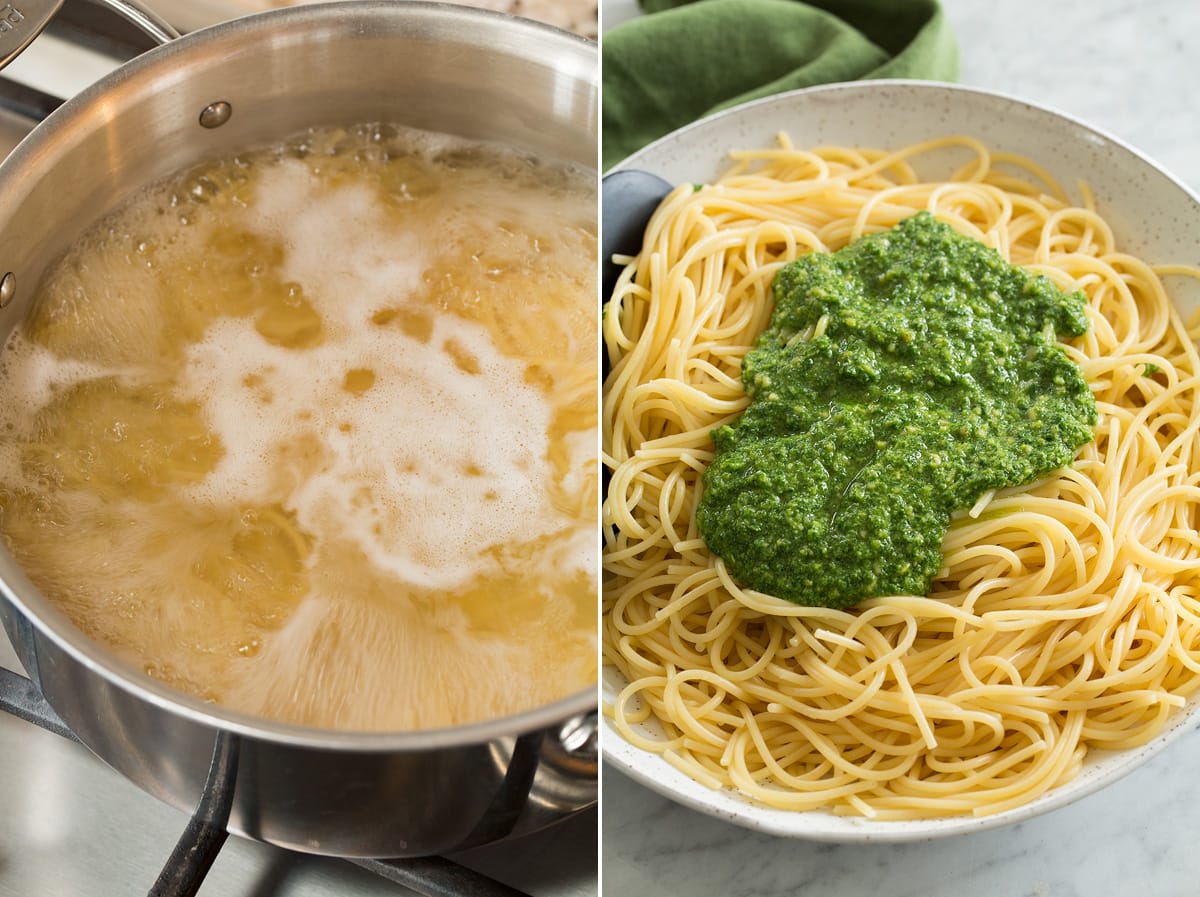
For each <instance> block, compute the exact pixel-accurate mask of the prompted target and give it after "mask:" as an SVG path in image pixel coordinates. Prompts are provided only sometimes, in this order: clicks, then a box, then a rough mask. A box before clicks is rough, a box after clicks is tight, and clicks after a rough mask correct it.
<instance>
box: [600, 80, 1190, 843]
mask: <svg viewBox="0 0 1200 897" xmlns="http://www.w3.org/2000/svg"><path fill="white" fill-rule="evenodd" d="M624 166H626V167H636V168H644V169H647V170H649V171H652V172H654V173H656V174H659V175H661V176H664V177H666V178H667V180H669V181H671V182H673V183H678V184H681V185H683V186H681V187H679V188H677V189H676V190H675V191H674V192H673V193H672V194H671V195H670V196H668V197H667V199H666V200H665V201H664V202H663V204H662V205H661V206H660V208H659V210H658V211H657V212H656V214H655V216H654V217H653V218H652V219H651V222H650V224H649V226H648V227H647V230H646V235H645V238H644V242H643V247H642V250H641V253H640V254H639V256H637V257H636V258H633V259H631V260H630V263H629V265H628V266H627V268H626V270H625V272H624V273H623V274H622V276H621V278H620V279H619V280H618V283H617V287H616V289H615V290H614V293H613V297H612V298H611V299H610V302H609V305H608V307H607V309H606V315H605V323H604V329H605V343H606V352H607V358H608V360H609V363H610V366H611V369H610V372H609V375H608V378H607V380H606V384H605V398H604V415H603V416H604V445H603V450H604V456H605V462H606V464H607V465H608V467H609V471H610V475H611V479H610V482H609V486H608V494H607V499H606V503H605V513H604V532H605V551H604V555H605V577H606V579H605V596H604V614H603V622H602V630H603V644H604V662H605V665H606V666H605V692H606V694H605V699H604V700H605V708H606V720H607V729H606V731H605V735H606V737H605V739H604V744H605V753H606V757H607V758H608V759H609V761H610V762H612V763H613V764H614V765H616V766H617V767H618V768H621V769H623V770H624V771H626V772H628V773H630V774H631V775H633V776H634V777H635V778H637V779H639V780H640V781H643V782H645V783H646V784H648V785H650V786H651V787H654V788H656V789H658V790H660V791H663V792H664V793H666V794H668V795H669V796H672V797H674V798H676V799H678V800H681V801H682V802H684V803H686V804H689V805H691V806H694V807H696V808H698V809H701V810H704V811H707V812H711V813H713V814H715V815H719V816H723V817H726V818H729V819H732V820H733V821H735V822H739V823H741V824H744V825H748V826H750V827H753V828H759V829H762V830H766V831H771V832H774V833H777V834H787V835H795V836H802V837H811V838H824V839H829V840H858V839H864V840H865V839H870V840H904V839H909V838H918V837H929V836H932V835H939V834H949V833H953V832H960V831H968V830H973V829H978V828H983V827H989V826H994V825H1000V824H1004V823H1006V822H1011V821H1016V820H1018V819H1021V818H1026V817H1028V816H1030V815H1034V814H1037V813H1040V812H1044V811H1046V810H1048V809H1051V808H1053V807H1055V806H1060V805H1062V804H1064V803H1066V802H1069V801H1070V800H1073V799H1074V798H1076V797H1079V796H1081V795H1083V794H1086V793H1088V792H1090V791H1092V790H1094V789H1096V788H1099V787H1101V786H1103V785H1104V784H1105V783H1107V782H1109V781H1112V780H1114V779H1115V778H1117V777H1119V776H1120V775H1122V774H1123V773H1125V772H1128V771H1129V770H1131V769H1132V768H1134V767H1135V766H1136V765H1137V764H1138V763H1140V762H1142V760H1143V759H1144V758H1145V757H1146V756H1148V755H1149V754H1150V753H1152V752H1154V751H1155V750H1157V749H1159V748H1161V747H1162V746H1163V745H1165V744H1166V743H1168V742H1169V740H1170V739H1171V737H1172V735H1173V733H1176V732H1180V731H1183V730H1184V729H1186V728H1187V726H1188V725H1189V723H1190V722H1191V721H1192V719H1193V717H1194V711H1193V709H1192V708H1193V706H1194V702H1193V701H1192V700H1191V696H1192V695H1193V693H1194V692H1195V691H1196V690H1197V686H1200V625H1198V624H1200V614H1198V611H1200V592H1198V590H1200V540H1198V539H1197V535H1196V525H1197V501H1198V499H1200V489H1198V488H1197V482H1198V480H1200V474H1198V467H1197V458H1196V456H1195V443H1196V435H1197V431H1198V429H1200V417H1198V415H1200V409H1198V408H1197V405H1196V401H1195V400H1196V390H1197V388H1198V384H1200V381H1198V379H1197V354H1196V348H1195V337H1196V330H1195V320H1194V313H1195V309H1196V307H1197V304H1198V300H1200V281H1198V280H1197V279H1196V274H1197V272H1196V270H1195V269H1193V268H1191V267H1189V266H1188V264H1187V263H1189V262H1193V261H1194V260H1195V257H1194V249H1193V248H1192V247H1190V246H1189V245H1188V236H1189V229H1190V231H1191V232H1192V233H1194V232H1195V227H1196V224H1198V223H1200V207H1198V206H1197V202H1196V200H1195V198H1194V197H1193V196H1192V195H1191V194H1190V193H1189V192H1188V191H1187V190H1186V189H1185V188H1183V187H1181V186H1180V185H1179V184H1178V183H1177V182H1175V181H1174V180H1172V179H1171V178H1170V177H1169V176H1168V175H1166V174H1165V173H1163V172H1162V171H1161V170H1159V169H1157V168H1156V167H1155V166H1154V165H1153V164H1152V163H1150V162H1148V161H1147V160H1145V159H1144V158H1143V157H1141V156H1140V155H1138V154H1137V153H1136V152H1135V151H1133V150H1131V149H1129V148H1128V147H1125V146H1123V145H1122V144H1120V143H1119V142H1118V141H1116V140H1114V139H1112V138H1110V137H1107V136H1105V135H1103V134H1100V133H1098V132H1096V131H1095V130H1093V129H1091V128H1089V127H1087V126H1086V125H1083V124H1081V123H1079V122H1076V121H1073V120H1071V119H1070V118H1068V117H1066V116H1063V115H1060V114H1058V113H1055V112H1053V111H1050V110H1046V109H1041V108H1038V107H1035V106H1031V105H1029V104H1026V103H1023V102H1020V101H1017V100H1014V99H1011V98H1007V97H1003V96H999V95H995V94H989V93H984V92H980V91H975V90H970V89H966V88H959V87H951V86H946V85H935V84H927V83H913V82H876V83H872V84H857V85H835V86H831V87H826V88H815V89H810V90H806V91H800V92H796V93H793V94H789V95H783V96H780V97H775V98H771V99H768V100H764V101H759V102H757V103H753V104H749V105H747V106H744V107H740V108H739V109H736V110H731V111H730V112H727V113H723V114H721V115H718V116H715V117H713V118H711V119H708V120H705V121H703V122H700V123H697V124H696V125H693V126H691V127H689V128H685V129H683V130H681V131H679V132H676V133H675V134H673V135H670V136H668V137H667V138H664V139H663V140H662V141H659V142H658V143H656V144H653V145H652V146H650V147H648V148H646V149H645V150H643V151H641V152H640V153H638V154H637V155H635V156H634V157H632V158H631V159H629V160H627V161H626V162H625V163H624ZM697 184H699V185H703V186H700V187H696V186H694V185H697ZM922 211H928V212H931V213H932V214H933V215H934V216H935V217H936V218H937V219H938V220H939V221H943V222H945V223H946V224H948V225H949V226H950V227H951V228H953V229H954V230H955V231H956V232H958V233H960V234H963V235H965V236H967V237H970V238H972V239H974V240H976V241H978V242H980V243H982V244H984V245H986V246H989V247H992V248H993V249H995V250H996V251H997V252H998V253H999V254H1000V256H1002V257H1003V258H1004V259H1006V260H1007V261H1008V262H1010V263H1012V264H1013V265H1015V266H1018V267H1019V268H1021V269H1023V270H1026V271H1029V272H1031V273H1033V274H1036V275H1041V276H1044V277H1045V278H1047V279H1048V280H1049V281H1050V282H1052V283H1053V284H1054V285H1055V286H1056V287H1058V288H1059V289H1061V290H1063V291H1064V292H1072V293H1073V292H1075V291H1079V292H1081V293H1082V295H1083V297H1084V299H1085V301H1086V314H1087V319H1088V320H1087V324H1088V326H1087V329H1086V331H1085V332H1084V333H1083V334H1082V335H1080V336H1076V337H1074V338H1070V339H1068V340H1066V341H1064V342H1063V343H1061V345H1062V346H1063V351H1064V352H1065V353H1066V354H1067V356H1068V357H1069V358H1070V359H1071V360H1072V361H1073V362H1074V363H1075V364H1077V365H1078V366H1079V370H1080V371H1081V372H1082V374H1083V376H1084V378H1085V379H1086V381H1087V384H1088V386H1089V387H1090V390H1091V393H1092V396H1093V397H1094V400H1095V403H1096V411H1097V415H1096V422H1095V426H1094V430H1093V438H1092V440H1091V441H1090V442H1088V443H1087V444H1086V445H1084V446H1083V447H1082V448H1081V449H1079V451H1078V453H1077V454H1076V456H1075V459H1074V461H1073V463H1072V464H1071V465H1070V466H1068V467H1061V468H1058V469H1056V470H1054V471H1052V472H1050V473H1046V474H1044V475H1039V476H1038V477H1037V478H1036V479H1035V480H1034V481H1033V482H1030V483H1025V484H1023V485H1019V486H1015V487H1010V488H1002V489H999V490H989V491H986V492H984V493H982V494H981V495H979V497H978V500H976V501H974V503H973V505H971V506H970V507H966V508H963V509H961V510H959V511H956V512H955V513H954V514H953V515H952V517H951V519H950V523H949V527H948V530H947V532H946V535H945V538H944V540H943V541H942V545H941V550H942V566H941V569H940V570H938V571H937V573H936V575H935V576H934V577H933V579H932V583H931V585H930V588H929V590H928V593H927V594H925V595H887V594H883V595H881V597H874V598H870V599H869V600H866V601H863V602H860V603H858V604H856V605H855V606H853V607H851V608H849V609H837V610H835V609H829V608H824V607H808V606H803V605H801V604H796V603H791V602H788V601H783V600H780V599H779V598H776V597H773V596H771V595H769V594H765V593H762V592H757V591H755V590H753V589H751V588H748V587H746V586H745V584H744V583H743V582H742V581H741V577H737V576H734V575H732V574H731V573H730V571H729V570H728V569H727V565H726V563H725V561H724V560H723V559H722V558H720V557H718V556H716V555H715V554H714V553H713V552H711V551H710V550H709V549H708V546H707V545H706V540H705V538H704V537H703V536H702V534H701V533H700V531H699V529H698V527H697V524H696V508H697V505H698V503H699V500H700V498H701V496H702V495H703V492H704V482H705V481H704V472H705V470H706V469H707V468H708V466H709V463H710V462H711V460H712V458H713V442H712V436H711V434H712V432H713V430H715V429H717V428H719V427H722V426H726V425H728V424H730V423H732V422H734V421H736V420H738V419H739V417H740V416H741V415H742V414H743V412H744V410H745V409H746V407H747V406H748V404H749V398H748V396H747V392H746V389H745V388H744V387H743V383H742V380H741V370H742V369H741V364H742V360H743V358H744V357H745V355H746V354H747V352H748V351H750V350H751V349H752V348H753V347H754V346H755V342H756V340H758V339H759V337H760V335H761V334H762V333H763V331H764V330H765V329H766V328H767V327H768V326H769V324H770V322H771V317H772V311H773V305H774V301H773V295H772V289H771V288H772V283H773V281H774V278H775V275H776V274H777V273H778V272H779V270H780V269H782V268H783V267H784V266H785V265H787V264H788V263H789V262H791V261H792V260H794V259H796V258H798V257H802V256H804V255H806V254H808V253H810V252H813V251H816V252H833V251H836V250H838V249H841V248H842V247H843V246H846V245H848V244H850V243H852V242H853V241H854V240H855V239H856V238H859V237H862V236H864V235H868V234H872V233H882V232H884V231H888V230H889V229H891V228H893V227H895V226H896V225H897V224H899V222H901V221H902V220H905V219H907V218H909V217H910V216H913V215H914V214H917V213H919V212H922ZM1189 322H1190V325H1191V328H1192V329H1191V330H1190V331H1189V329H1188V328H1189Z"/></svg>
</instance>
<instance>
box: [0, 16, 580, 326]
mask: <svg viewBox="0 0 1200 897" xmlns="http://www.w3.org/2000/svg"><path fill="white" fill-rule="evenodd" d="M331 13H332V11H331V10H330V9H328V8H325V7H319V6H318V7H304V8H299V9H289V10H280V11H278V12H276V13H271V14H267V15H264V16H253V17H249V18H246V19H241V20H237V21H234V22H230V23H225V24H222V25H218V26H216V27H214V28H211V29H206V30H205V31H201V32H196V33H194V34H191V35H188V36H187V37H185V38H183V39H181V40H179V41H176V42H175V43H173V44H171V45H169V46H167V47H163V48H160V49H158V50H156V51H153V52H152V53H150V54H147V55H146V56H143V57H141V58H139V59H138V60H135V61H134V62H133V63H130V64H128V65H126V66H125V67H123V68H122V69H119V70H118V71H117V72H115V73H114V74H113V75H112V76H110V77H109V78H106V79H104V80H102V81H101V82H100V83H99V84H97V85H95V86H94V87H92V88H89V89H88V90H87V91H85V92H84V93H83V94H81V95H80V96H78V97H76V98H75V99H74V100H72V101H71V102H69V103H68V104H66V105H65V106H64V107H63V108H62V109H61V110H59V112H57V113H56V114H55V115H53V116H51V118H50V119H48V120H47V121H46V122H45V123H43V125H42V126H41V127H40V128H39V129H38V130H37V131H36V132H35V134H34V137H33V138H31V140H29V141H26V143H25V144H23V145H22V146H20V147H18V149H17V150H16V151H15V152H14V154H13V155H12V156H11V157H10V158H9V160H8V161H7V162H5V163H4V165H3V166H0V196H2V197H3V205H2V207H0V274H3V273H5V272H8V271H12V272H14V274H15V275H16V278H17V283H18V293H17V301H16V302H14V303H13V304H12V305H10V306H9V307H8V308H7V309H6V310H5V311H4V312H3V313H0V332H2V333H5V334H6V333H7V332H8V331H9V330H10V329H11V328H12V326H13V325H14V324H15V322H16V321H17V320H20V318H21V317H22V316H23V314H24V311H25V308H24V302H23V301H22V300H23V299H24V298H27V297H28V295H29V293H30V292H31V287H33V286H34V285H35V284H36V283H37V281H38V280H39V278H40V277H41V275H42V273H43V272H44V270H45V268H46V267H47V265H48V264H50V263H51V262H53V261H54V260H55V259H56V258H57V257H58V256H60V255H61V254H62V252H63V251H64V250H65V248H66V246H67V245H69V244H70V242H71V241H73V240H74V239H75V238H76V237H78V236H79V234H80V233H81V232H82V230H83V229H84V228H85V227H86V226H87V225H88V224H89V223H91V222H93V221H95V220H97V219H98V218H99V217H100V216H102V215H103V214H104V213H106V212H107V211H110V210H111V209H113V208H114V207H116V206H117V205H119V204H120V203H121V201H122V200H124V199H125V198H127V197H128V196H129V195H131V194H132V193H134V192H135V191H137V190H138V189H139V188H140V187H142V186H144V185H146V184H148V183H150V182H153V181H155V180H158V179H160V178H163V177H165V176H167V175H169V174H172V173H175V172H177V171H180V170H182V169H184V168H186V167H188V166H190V165H193V164H195V163H197V162H199V161H201V160H203V159H206V158H211V157H213V156H216V155H221V154H224V153H229V152H234V151H237V150H239V149H244V148H247V147H250V146H255V145H261V144H264V143H270V142H273V141H276V140H279V139H281V138H283V137H287V136H289V135H291V134H294V133H296V132H298V131H301V130H303V129H305V128H308V127H313V126H321V125H340V124H352V123H356V122H370V121H385V122H391V123H395V124H402V125H408V126H411V127H416V128H421V129H425V130H430V131H438V132H444V133H450V134H456V135H459V136H463V137H467V138H471V139H483V140H493V141H497V142H499V143H502V144H506V145H508V146H511V147H516V148H519V149H523V150H528V151H530V152H531V153H533V154H535V155H537V156H539V157H541V158H545V159H554V160H558V161H562V162H568V163H574V164H576V165H579V166H581V167H583V168H585V169H590V168H593V167H594V166H595V164H596V145H597V134H598V130H597V108H598V107H597V93H596V81H597V71H596V66H597V61H596V59H597V57H596V52H595V46H594V45H593V44H590V43H589V42H587V41H584V40H582V39H578V38H574V37H572V36H570V35H567V34H566V33H563V32H557V31H554V30H552V29H549V28H544V27H540V26H536V25H533V24H530V23H526V22H523V21H520V20H516V19H512V18H509V17H504V16H499V15H487V14H481V13H480V12H479V11H477V10H473V9H466V8H462V7H450V6H444V5H443V6H438V5H435V4H420V3H416V4H394V3H393V4H382V3H367V4H339V5H338V7H337V10H336V14H331ZM216 101H224V102H227V103H229V104H230V105H231V106H232V108H233V114H232V116H231V118H230V119H229V121H228V122H227V123H226V124H224V125H222V126H221V127H218V128H215V129H211V130H210V129H206V128H204V127H202V126H201V125H200V123H199V118H200V113H201V111H202V110H203V109H204V108H205V107H206V106H207V105H209V104H210V103H213V102H216Z"/></svg>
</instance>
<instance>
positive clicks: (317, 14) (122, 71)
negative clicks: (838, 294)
mask: <svg viewBox="0 0 1200 897" xmlns="http://www.w3.org/2000/svg"><path fill="white" fill-rule="evenodd" d="M397 16H400V17H403V18H405V19H413V20H421V21H425V20H432V21H442V22H446V23H450V24H453V23H456V22H462V23H464V24H469V23H471V22H472V21H474V20H483V21H487V22H489V23H490V26H491V27H499V28H501V29H502V30H508V31H510V32H511V33H512V34H513V35H514V36H518V35H519V36H523V37H524V38H525V39H529V38H536V39H537V40H539V41H543V42H558V43H560V44H562V45H563V46H565V47H571V48H572V52H576V51H578V50H581V49H585V48H586V49H589V50H594V48H595V46H596V45H595V42H593V41H591V40H589V39H587V38H585V37H582V36H580V35H577V34H574V33H572V32H569V31H565V30H563V29H561V28H557V27H555V26H553V25H549V24H547V23H544V22H539V21H535V20H532V19H525V18H520V17H517V16H513V15H509V14H507V13H503V12H498V11H495V10H488V9H480V8H478V7H469V6H462V5H458V4H454V3H440V2H428V0H400V2H397V0H338V2H324V3H315V4H308V5H304V6H296V7H284V8H280V9H272V10H267V11H265V12H259V13H254V14H251V15H246V16H242V17H240V18H237V19H231V20H228V21H225V22H220V23H217V24H215V25H211V26H209V27H207V28H202V29H199V30H197V31H193V32H190V33H188V34H186V35H184V36H182V37H180V38H177V39H175V40H172V41H171V42H169V43H167V44H163V45H161V46H158V47H155V48H154V49H152V50H149V51H147V52H146V53H143V54H142V55H140V56H138V57H136V58H134V59H133V60H131V61H129V62H126V63H124V64H123V65H121V66H119V67H118V68H116V69H114V70H113V71H112V72H111V73H109V74H108V75H106V76H104V77H103V78H101V79H100V80H98V81H96V82H95V83H94V84H92V85H90V86H88V87H87V88H85V89H84V90H82V91H80V93H78V94H76V95H75V96H74V97H72V98H70V99H69V100H67V101H66V102H65V103H64V104H63V105H62V106H60V107H59V108H58V109H56V110H55V111H54V112H52V113H51V114H50V115H49V116H48V117H47V118H46V119H45V120H44V121H43V122H41V123H39V124H38V125H37V126H36V127H35V128H34V129H33V130H32V131H31V132H30V135H29V137H28V138H26V139H25V140H23V141H22V142H21V143H20V144H18V145H17V147H16V148H14V149H13V151H12V152H11V153H10V154H9V155H8V157H7V158H5V159H3V160H2V161H0V195H4V189H3V187H4V184H5V182H6V181H8V180H9V179H10V178H12V177H13V176H14V173H19V172H20V171H22V170H23V169H25V168H26V167H28V166H29V165H31V164H33V162H34V159H35V157H36V156H37V155H39V154H41V153H43V152H45V151H46V150H45V147H47V146H49V145H52V144H54V143H56V142H59V141H66V142H67V143H68V144H69V143H71V142H72V141H71V138H70V137H69V134H70V132H71V131H72V130H74V129H75V128H77V127H83V124H82V121H81V119H82V118H83V110H84V109H86V108H87V107H91V106H92V105H95V104H97V103H102V102H103V101H104V100H105V98H106V97H107V96H108V95H109V94H110V93H112V92H113V90H114V88H116V87H118V86H119V85H121V84H123V83H124V82H125V81H127V80H129V79H131V78H134V77H138V76H141V77H145V75H144V73H145V72H147V71H152V70H154V69H169V68H170V67H172V66H173V65H174V61H175V57H176V56H178V55H179V54H185V53H188V52H191V51H192V48H193V47H196V46H207V45H209V44H212V43H218V44H219V43H221V42H222V41H225V40H230V39H235V38H239V37H240V36H241V35H242V34H243V32H246V31H253V30H262V29H271V30H278V29H282V28H296V29H304V28H305V27H307V26H308V25H310V24H311V23H319V22H323V21H324V20H326V19H329V18H337V19H340V20H344V19H352V18H353V19H357V20H359V25H358V28H359V31H364V30H366V29H367V28H368V27H369V25H370V23H371V22H372V21H383V20H386V21H392V20H394V19H395V18H396V17H397ZM597 60H598V55H597ZM596 67H598V61H597V66H596ZM596 67H593V71H594V70H595V68H596ZM583 71H584V69H583V67H581V68H580V72H581V73H582V72H583ZM594 78H595V81H596V82H598V72H596V74H595V76H594ZM597 153H598V149H597ZM597 167H598V163H597ZM597 513H598V511H597ZM3 603H7V604H9V605H10V606H11V607H12V608H13V610H14V611H15V613H16V614H17V615H18V616H19V618H21V620H23V621H25V622H26V623H27V624H28V625H30V626H32V627H33V628H35V629H36V630H37V631H38V633H39V634H40V635H41V636H42V637H44V638H47V639H49V640H50V641H51V642H53V643H54V644H55V645H57V646H58V647H59V648H61V649H62V650H63V651H65V652H66V653H67V654H68V655H69V656H70V657H71V658H72V659H74V660H75V661H77V662H78V663H80V664H81V665H83V666H84V667H86V668H87V669H88V670H89V671H90V672H92V673H95V674H97V675H99V676H101V677H103V678H104V679H105V680H106V681H108V682H109V683H111V684H112V685H114V686H116V687H117V688H120V689H121V690H123V691H125V692H127V693H129V694H131V695H132V696H134V697H137V698H140V699H142V700H144V701H146V702H148V703H149V704H152V705H154V706H155V707H157V708H159V709H161V710H164V711H167V712H169V713H173V714H176V715H178V716H180V717H183V718H185V719H187V720H189V721H191V722H194V723H198V724H200V725H204V726H208V727H210V728H213V729H218V730H223V731H228V732H232V733H234V734H237V735H242V736H246V737H249V738H253V739H256V740H259V741H268V742H272V743H275V744H278V745H284V746H292V747H297V748H304V749H313V750H326V751H346V752H359V753H385V752H386V753H392V752H407V751H414V752H415V751H427V750H431V749H437V748H442V747H450V746H459V745H466V744H478V743H485V742H489V741H492V740H495V739H498V738H503V737H511V736H513V735H518V734H523V733H525V732H531V731H536V730H539V729H546V728H551V727H554V726H556V725H559V724H562V723H563V722H565V721H567V720H569V719H571V718H573V717H576V716H579V715H581V714H587V713H592V712H595V710H596V708H597V704H598V691H599V683H598V682H597V683H594V684H593V685H591V686H590V687H588V688H585V689H582V690H580V691H578V692H576V693H574V694H571V695H568V696H566V697H564V698H560V699H559V700H557V701H553V702H551V703H549V704H543V705H541V706H538V707H535V708H532V709H530V710H525V711H521V712H519V713H515V714H510V715H507V716H502V717H496V718H494V719H487V720H482V721H479V722H475V723H469V724H466V725H462V726H452V727H444V728H437V729H416V730H409V731H400V732H395V731H379V732H376V731H364V730H350V729H346V730H342V729H324V728H318V727H314V726H302V725H296V724H291V723H283V722H278V721H275V720H271V719H265V718H261V717H256V716H252V715H250V714H246V713H241V712H239V711H235V710H231V709H228V708H224V707H222V706H221V705H219V704H213V703H209V702H206V701H203V700H201V699H199V698H197V697H195V696H193V695H190V694H188V693H186V692H182V691H178V690H176V689H174V688H172V687H170V686H167V685H165V684H163V683H161V682H158V681H157V680H155V679H152V678H151V677H150V676H148V675H146V674H145V673H142V672H141V671H139V670H137V669H134V668H132V667H131V666H129V665H128V664H127V663H126V662H124V661H122V660H121V659H119V658H118V657H117V656H116V654H115V653H113V652H112V651H111V650H110V649H109V648H107V647H106V646H104V645H103V644H101V643H100V642H97V641H94V640H93V639H91V638H89V637H88V636H86V635H85V634H84V633H83V632H82V631H81V630H80V629H79V628H78V627H77V626H76V625H75V624H74V623H72V622H71V621H70V620H69V619H68V618H67V617H66V616H65V615H64V614H63V613H62V612H61V611H59V610H58V609H57V608H55V607H54V606H53V605H52V604H50V602H49V601H48V600H47V599H46V598H45V596H44V595H43V594H42V592H41V590H40V589H38V588H37V586H35V585H34V584H33V582H32V581H31V580H30V579H29V578H28V577H27V576H26V575H25V573H24V571H23V570H22V569H21V568H20V566H19V565H18V564H17V563H16V561H15V560H14V559H13V557H12V555H11V554H10V553H9V551H8V549H7V547H6V546H4V545H3V543H2V542H0V604H3ZM596 650H597V653H598V651H599V646H598V645H597V649H596ZM20 653H21V647H20V646H18V656H19V655H20Z"/></svg>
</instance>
